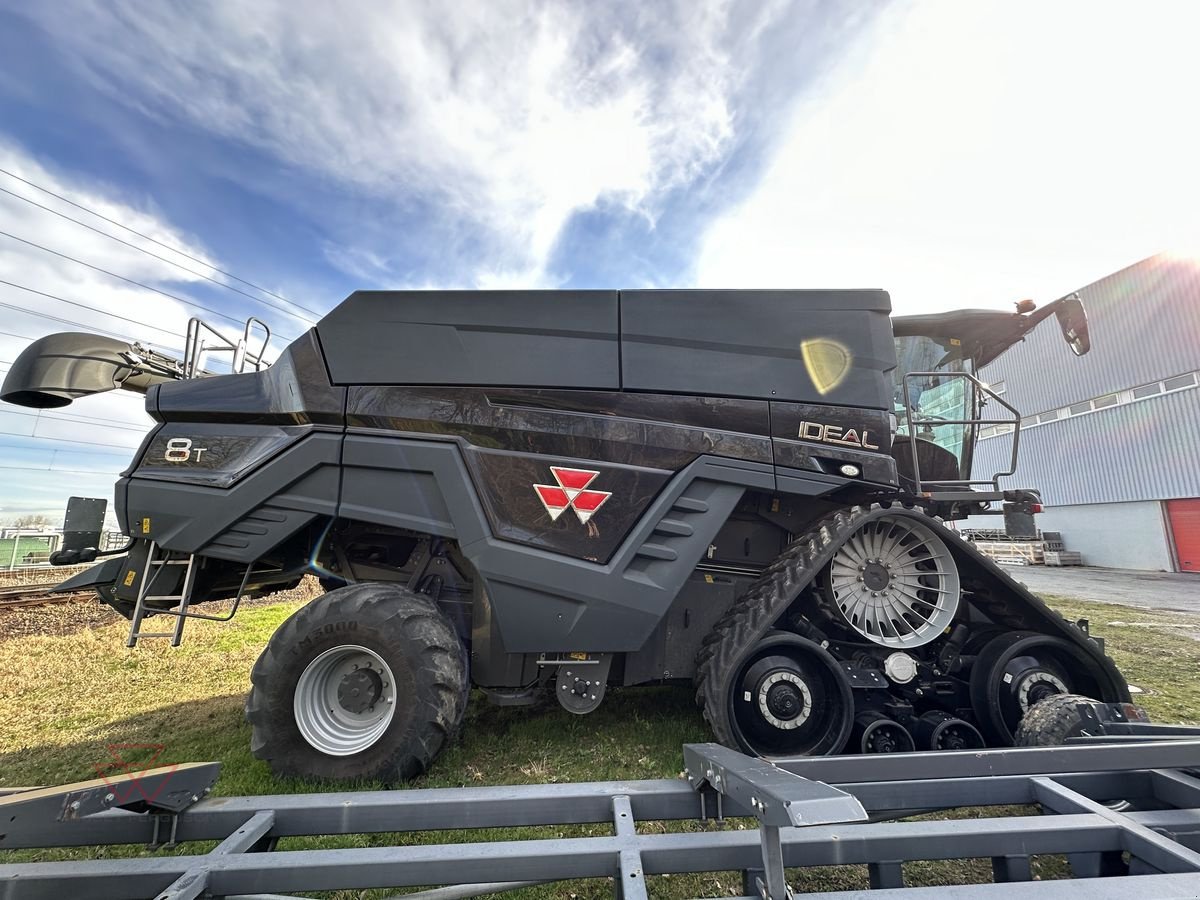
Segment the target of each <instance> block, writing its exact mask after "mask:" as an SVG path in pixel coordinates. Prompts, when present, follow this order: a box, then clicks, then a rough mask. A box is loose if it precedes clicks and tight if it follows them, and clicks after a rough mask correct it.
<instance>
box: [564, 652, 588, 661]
mask: <svg viewBox="0 0 1200 900" xmlns="http://www.w3.org/2000/svg"><path fill="white" fill-rule="evenodd" d="M567 658H568V659H587V658H588V655H587V654H586V653H580V652H579V651H578V650H577V651H575V652H574V653H568V654H567Z"/></svg>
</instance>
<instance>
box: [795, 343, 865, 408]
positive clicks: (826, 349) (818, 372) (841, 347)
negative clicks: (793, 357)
mask: <svg viewBox="0 0 1200 900" xmlns="http://www.w3.org/2000/svg"><path fill="white" fill-rule="evenodd" d="M800 355H801V356H802V357H803V358H804V367H805V368H806V369H808V377H809V378H811V379H812V383H813V387H815V388H816V389H817V393H819V394H828V393H829V392H830V391H832V390H833V389H834V388H835V387H837V386H838V385H839V384H841V383H842V382H843V381H845V379H846V376H847V375H848V374H849V373H850V364H851V363H852V362H853V359H854V358H853V356H851V354H850V350H849V349H848V348H847V347H846V345H845V344H841V343H839V342H838V341H834V340H830V339H829V338H813V339H812V340H809V341H803V342H802V343H801V344H800Z"/></svg>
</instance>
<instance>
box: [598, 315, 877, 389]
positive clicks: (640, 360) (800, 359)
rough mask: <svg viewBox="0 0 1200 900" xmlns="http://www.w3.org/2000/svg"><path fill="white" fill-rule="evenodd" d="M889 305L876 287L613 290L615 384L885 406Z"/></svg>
mask: <svg viewBox="0 0 1200 900" xmlns="http://www.w3.org/2000/svg"><path fill="white" fill-rule="evenodd" d="M890 309H891V300H890V298H889V297H888V295H887V292H886V291H622V292H621V377H622V384H623V386H624V388H625V389H626V390H637V391H666V392H677V393H686V394H709V395H712V396H718V397H719V396H726V397H764V398H769V399H772V400H795V401H801V402H812V403H827V404H835V405H842V406H865V407H874V408H876V409H890V408H891V405H890V404H891V395H892V388H891V380H890V372H891V370H892V369H893V368H895V365H896V352H895V346H894V344H893V342H892V330H891V321H890V319H889V318H888V312H889V310H890ZM806 360H807V361H806Z"/></svg>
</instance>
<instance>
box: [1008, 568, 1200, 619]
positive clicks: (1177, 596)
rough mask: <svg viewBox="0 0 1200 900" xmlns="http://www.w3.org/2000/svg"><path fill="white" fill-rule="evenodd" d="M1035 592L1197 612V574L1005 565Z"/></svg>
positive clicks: (1199, 582) (1199, 606) (1199, 599)
mask: <svg viewBox="0 0 1200 900" xmlns="http://www.w3.org/2000/svg"><path fill="white" fill-rule="evenodd" d="M1004 569H1005V571H1006V572H1008V573H1009V574H1010V575H1011V576H1012V577H1013V578H1015V579H1016V580H1017V581H1020V582H1022V583H1023V584H1024V585H1025V586H1026V587H1027V588H1029V589H1030V590H1031V591H1033V592H1034V593H1035V594H1053V595H1054V596H1057V597H1074V598H1075V599H1077V600H1095V601H1097V602H1099V603H1120V604H1123V605H1125V606H1136V607H1139V608H1141V609H1161V610H1177V611H1179V612H1188V613H1196V614H1200V574H1194V573H1188V572H1141V571H1132V570H1128V569H1101V568H1096V567H1092V566H1062V567H1061V568H1060V567H1057V566H1005V567H1004Z"/></svg>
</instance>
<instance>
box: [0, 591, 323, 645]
mask: <svg viewBox="0 0 1200 900" xmlns="http://www.w3.org/2000/svg"><path fill="white" fill-rule="evenodd" d="M320 593H321V588H320V586H319V585H318V584H317V580H316V579H315V578H306V579H305V580H304V581H303V582H301V583H300V586H299V587H297V588H295V589H294V590H290V591H281V592H279V593H276V594H269V595H267V596H266V597H259V598H257V599H254V600H243V601H242V608H243V609H245V608H247V607H253V606H266V605H267V604H270V603H281V602H284V601H288V600H311V599H312V598H313V597H316V596H318V595H319V594H320ZM221 608H222V609H227V608H228V603H227V602H224V603H222V604H221ZM214 612H216V610H214ZM118 621H124V619H123V617H122V616H121V615H119V614H118V613H117V612H116V611H115V610H113V609H111V608H110V607H108V606H105V605H104V604H103V603H101V602H100V601H99V600H97V599H96V598H95V597H81V598H80V599H78V600H69V601H68V602H66V603H49V604H47V605H45V606H17V607H13V608H12V609H4V610H0V641H3V640H8V639H10V638H16V637H25V636H28V635H33V634H47V635H64V634H75V633H76V632H79V631H83V630H84V629H86V628H99V627H101V626H103V625H110V624H112V623H113V622H118Z"/></svg>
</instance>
